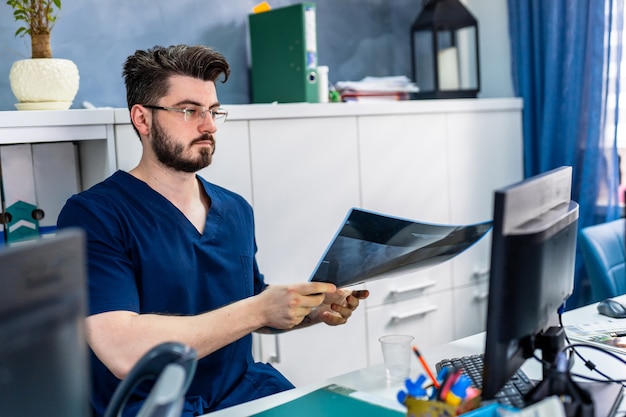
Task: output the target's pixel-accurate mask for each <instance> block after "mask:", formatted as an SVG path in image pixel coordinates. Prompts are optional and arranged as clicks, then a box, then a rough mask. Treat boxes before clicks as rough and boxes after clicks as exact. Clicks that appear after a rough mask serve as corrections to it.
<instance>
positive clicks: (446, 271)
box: [366, 262, 452, 308]
mask: <svg viewBox="0 0 626 417" xmlns="http://www.w3.org/2000/svg"><path fill="white" fill-rule="evenodd" d="M451 286H452V265H451V264H450V262H444V263H442V264H440V265H437V266H433V267H429V268H424V269H420V270H418V271H414V272H410V273H404V274H397V275H394V276H390V277H389V278H384V279H380V280H377V281H372V282H368V283H367V284H366V288H367V289H368V290H369V291H370V296H369V297H368V299H367V300H366V305H367V307H368V308H370V307H375V306H379V305H382V304H387V303H396V302H399V301H403V300H408V299H414V298H415V297H422V296H425V295H429V294H432V293H436V292H440V291H442V290H447V289H449V288H450V287H451Z"/></svg>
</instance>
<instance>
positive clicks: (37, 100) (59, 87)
mask: <svg viewBox="0 0 626 417" xmlns="http://www.w3.org/2000/svg"><path fill="white" fill-rule="evenodd" d="M6 4H8V5H9V6H11V8H12V9H13V17H14V18H15V21H16V22H18V23H21V24H22V26H20V27H19V28H18V29H17V31H16V32H15V36H20V37H24V36H25V35H28V36H30V39H31V47H32V50H31V59H23V60H19V61H16V62H14V63H13V65H12V66H11V71H10V73H9V80H10V84H11V90H12V91H13V94H14V95H15V97H16V98H17V99H18V101H19V103H17V104H16V105H15V106H16V107H17V108H18V109H20V110H22V109H24V110H30V109H67V108H69V107H70V106H71V105H72V100H74V97H75V96H76V93H77V92H78V83H79V74H78V68H77V67H76V65H75V64H74V62H72V61H71V60H68V59H58V58H53V57H52V49H51V47H50V33H51V31H52V28H53V27H54V24H55V23H56V21H57V17H58V13H59V12H60V10H61V0H7V2H6Z"/></svg>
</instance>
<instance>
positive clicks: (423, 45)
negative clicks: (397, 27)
mask: <svg viewBox="0 0 626 417" xmlns="http://www.w3.org/2000/svg"><path fill="white" fill-rule="evenodd" d="M413 59H414V61H415V62H413V65H414V66H413V68H415V74H414V77H415V84H417V86H418V87H419V89H420V91H435V88H436V86H435V56H434V54H433V32H431V31H430V30H424V31H416V32H413Z"/></svg>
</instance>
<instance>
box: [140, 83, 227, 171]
mask: <svg viewBox="0 0 626 417" xmlns="http://www.w3.org/2000/svg"><path fill="white" fill-rule="evenodd" d="M158 105H159V106H164V107H170V108H176V109H184V108H188V107H194V106H204V107H205V108H207V109H213V108H217V107H219V103H218V101H217V93H216V91H215V83H213V82H209V81H202V80H198V79H195V78H192V77H184V76H173V77H171V78H170V88H169V91H168V94H167V95H166V96H164V97H162V98H161V99H160V100H159V103H158ZM153 115H154V116H153V118H152V126H151V129H150V146H151V149H152V151H153V153H154V155H155V156H156V158H157V159H158V161H159V162H160V163H161V164H163V165H165V166H166V167H168V168H171V169H174V170H176V171H182V172H189V173H194V172H197V171H199V170H201V169H202V168H205V167H206V166H208V165H209V164H211V160H212V157H213V153H214V152H215V137H214V134H215V132H217V126H216V125H215V122H214V121H213V119H212V117H211V114H210V113H209V112H207V113H206V115H205V117H204V118H202V117H195V118H193V119H191V118H190V119H189V120H185V116H184V114H183V113H180V112H176V111H166V110H153Z"/></svg>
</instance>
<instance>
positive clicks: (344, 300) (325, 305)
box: [309, 289, 370, 326]
mask: <svg viewBox="0 0 626 417" xmlns="http://www.w3.org/2000/svg"><path fill="white" fill-rule="evenodd" d="M369 295H370V293H369V291H368V290H355V291H352V290H345V289H338V290H336V291H335V292H332V293H326V296H325V297H324V301H323V302H322V304H320V305H319V306H318V307H317V308H315V309H314V310H313V311H312V312H311V313H310V314H309V317H310V320H311V324H312V323H316V322H323V323H326V324H328V325H329V326H337V325H339V324H344V323H346V322H347V321H348V319H349V318H350V316H351V315H352V312H353V311H354V310H356V308H357V307H358V306H359V301H360V300H365V299H366V298H367V297H369Z"/></svg>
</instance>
